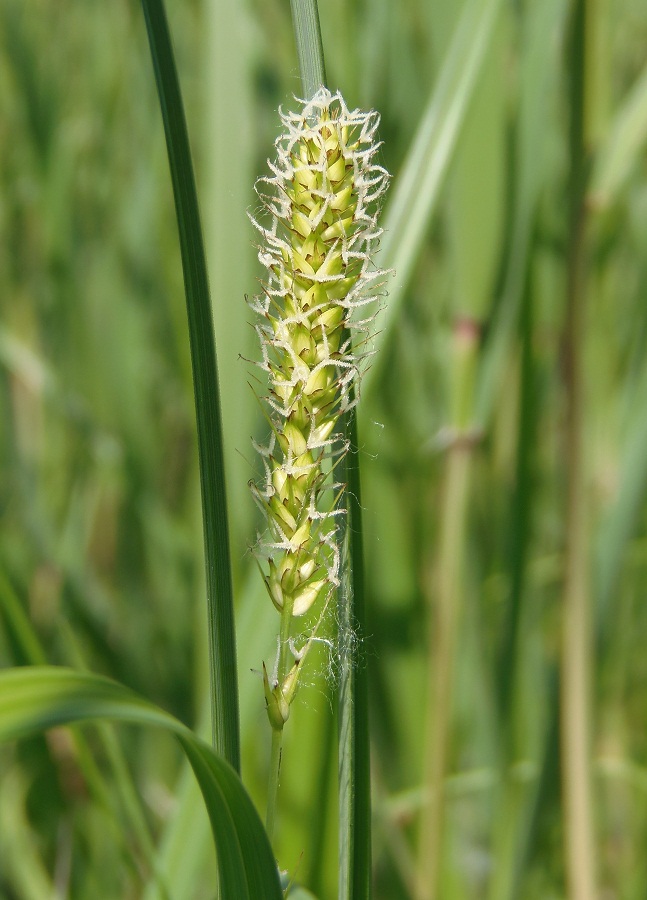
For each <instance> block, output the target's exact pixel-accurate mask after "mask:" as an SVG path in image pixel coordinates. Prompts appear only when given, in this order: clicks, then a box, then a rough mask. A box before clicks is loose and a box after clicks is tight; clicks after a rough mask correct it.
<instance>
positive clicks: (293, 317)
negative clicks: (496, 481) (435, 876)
mask: <svg viewBox="0 0 647 900" xmlns="http://www.w3.org/2000/svg"><path fill="white" fill-rule="evenodd" d="M281 120H282V123H283V126H284V133H283V134H282V135H281V137H279V138H278V140H277V141H276V144H275V147H276V161H275V162H270V163H269V167H270V170H271V173H272V174H271V175H269V176H267V177H265V178H260V179H259V180H258V181H257V183H256V192H257V194H258V197H259V200H260V202H261V207H262V209H263V210H264V211H265V212H266V213H267V214H268V216H269V217H270V219H271V221H270V223H269V227H266V226H265V225H264V224H263V223H262V222H257V221H255V220H253V221H254V224H255V226H256V227H257V228H258V230H259V231H260V233H261V235H262V238H263V240H262V243H261V245H260V247H259V253H258V258H259V260H260V262H261V263H262V264H263V266H264V267H265V269H266V270H267V273H268V275H267V281H266V282H265V283H264V284H263V293H262V294H260V295H258V296H257V297H255V298H254V300H253V301H252V307H253V308H254V310H255V311H256V312H257V313H258V314H259V322H258V323H257V325H256V330H257V333H258V336H259V338H260V342H261V347H262V354H263V359H262V362H261V363H260V366H261V368H262V369H263V370H264V371H265V372H266V373H267V376H268V378H269V383H270V388H269V394H268V396H267V397H266V403H267V410H268V418H269V420H270V424H271V431H272V433H271V437H270V440H269V443H268V445H267V446H265V447H258V448H257V449H258V450H259V452H260V453H261V456H262V458H263V462H264V467H265V479H264V483H263V484H262V486H260V487H257V486H252V489H253V492H254V495H255V497H256V499H257V501H258V503H259V505H260V506H261V508H262V509H263V511H264V513H265V515H266V517H267V521H268V532H269V534H268V536H267V537H266V538H264V539H262V540H261V541H260V542H259V546H258V553H259V556H260V557H261V558H262V560H263V562H262V568H263V577H264V580H265V584H266V586H267V589H268V592H269V595H270V597H271V598H272V601H273V603H274V605H275V606H276V608H277V609H278V610H279V612H280V613H281V634H280V638H279V654H278V659H277V663H276V667H275V671H274V673H273V676H272V679H271V682H270V679H268V677H267V675H266V676H265V695H266V700H267V704H268V713H269V716H270V721H271V723H272V726H273V727H274V728H277V729H278V728H282V727H283V723H284V722H285V721H286V719H287V717H288V714H289V706H290V703H291V701H292V699H293V697H294V694H295V692H296V688H297V683H298V676H299V666H300V662H301V661H302V659H303V657H304V655H305V653H306V652H307V651H308V649H309V647H310V646H311V643H312V640H313V639H314V637H315V635H316V630H317V627H318V623H319V622H320V621H321V617H322V615H323V612H324V611H325V608H326V606H327V604H328V601H329V599H330V596H331V594H332V592H333V590H334V588H335V586H336V585H337V584H338V572H339V550H338V540H337V528H336V525H335V517H337V516H339V515H340V513H342V512H343V510H342V509H341V508H340V507H339V506H338V503H337V501H338V498H339V495H340V494H341V492H342V486H341V485H338V484H336V483H335V482H334V478H333V475H332V474H331V473H332V472H333V471H334V465H330V464H326V463H325V458H326V457H327V456H332V457H333V458H334V457H335V456H337V457H339V455H340V454H343V453H344V452H345V450H346V444H345V442H344V440H343V439H342V438H341V436H340V435H339V433H338V432H337V431H336V430H335V426H336V425H337V422H338V420H339V417H340V416H341V415H342V414H343V413H344V412H345V411H346V410H348V409H349V408H350V407H351V406H352V405H353V403H354V402H355V400H354V399H353V397H354V396H356V395H354V392H353V391H352V388H353V386H354V385H356V384H357V380H358V376H359V374H360V371H361V368H362V362H363V360H365V359H366V358H367V356H368V353H367V351H366V350H365V349H363V348H365V343H366V332H367V330H368V326H369V323H370V320H371V317H372V314H373V313H372V310H371V307H370V304H371V303H372V301H374V300H375V299H376V297H377V296H379V293H380V289H381V286H382V283H383V276H384V272H382V271H380V270H379V269H375V267H374V266H373V265H372V264H371V259H370V254H371V250H372V249H373V248H374V246H375V242H376V241H377V239H378V238H379V236H380V234H381V230H380V229H379V228H378V227H377V225H376V218H375V217H376V211H377V207H378V205H379V200H380V198H381V196H382V194H383V193H384V191H385V189H386V185H387V182H388V178H389V176H388V173H387V172H386V171H385V170H384V169H383V168H382V167H380V166H379V165H377V164H376V163H375V156H376V153H377V150H378V147H379V144H378V143H377V142H376V139H375V134H376V129H377V126H378V122H379V117H378V115H377V113H375V112H368V113H364V112H360V111H358V110H354V111H349V110H348V108H347V107H346V104H345V103H344V100H343V98H342V97H341V95H340V94H339V93H336V94H331V93H330V92H329V91H327V90H325V89H322V90H320V91H319V92H318V93H317V94H316V95H315V97H313V99H312V100H310V101H309V102H307V103H304V104H303V107H302V109H301V111H300V112H298V113H288V114H282V115H281ZM364 307H368V312H367V314H363V312H362V309H363V308H364ZM358 333H359V335H360V337H359V340H358V339H357V338H356V339H355V340H354V336H356V335H357V334H358ZM326 493H327V495H328V496H327V497H324V494H326ZM317 601H320V604H319V605H320V609H319V610H318V615H316V617H315V621H314V623H313V624H312V625H311V627H310V629H309V631H306V632H305V637H303V638H302V641H303V643H302V646H301V647H300V648H297V646H296V643H295V640H294V637H293V635H292V634H291V624H292V619H293V617H296V616H302V615H304V614H305V613H307V612H308V611H310V610H311V609H312V608H313V606H314V604H315V603H317Z"/></svg>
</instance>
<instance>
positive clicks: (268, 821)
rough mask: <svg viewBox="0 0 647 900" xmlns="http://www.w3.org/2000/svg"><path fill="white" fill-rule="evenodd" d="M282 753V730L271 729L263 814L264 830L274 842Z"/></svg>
mask: <svg viewBox="0 0 647 900" xmlns="http://www.w3.org/2000/svg"><path fill="white" fill-rule="evenodd" d="M282 753H283V729H282V728H273V729H272V749H271V752H270V778H269V781H268V785H267V812H266V814H265V830H266V831H267V836H268V838H269V839H270V843H272V842H273V841H274V822H275V820H276V797H277V794H278V790H279V777H280V774H281V755H282Z"/></svg>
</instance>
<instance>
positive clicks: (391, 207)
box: [364, 0, 501, 390]
mask: <svg viewBox="0 0 647 900" xmlns="http://www.w3.org/2000/svg"><path fill="white" fill-rule="evenodd" d="M500 6H501V0H478V2H475V3H468V4H466V6H465V11H464V13H463V15H462V17H461V20H460V22H459V23H458V26H457V28H456V33H455V36H454V38H453V40H452V44H451V46H450V48H449V51H448V53H447V60H446V62H445V64H444V66H443V68H442V71H441V73H440V77H439V79H438V82H437V84H436V86H435V88H434V90H433V92H432V94H431V97H430V99H429V102H428V104H427V108H426V110H425V113H424V115H423V117H422V120H421V122H420V126H419V128H418V132H417V134H416V137H415V138H414V141H413V144H412V147H411V150H410V151H409V154H408V156H407V159H406V160H405V163H404V165H403V167H402V170H401V172H400V174H399V175H398V177H397V179H395V181H394V183H393V186H392V189H391V190H392V193H391V200H390V202H389V204H388V207H387V209H386V211H385V215H384V221H383V226H384V235H383V237H382V247H381V250H380V255H379V263H380V265H381V266H383V267H384V268H385V269H394V270H395V273H396V275H395V278H393V279H392V282H391V285H390V288H389V302H388V304H387V305H386V306H385V307H384V308H383V309H382V310H381V311H380V313H379V314H378V321H377V327H376V331H377V334H376V338H375V345H376V349H377V348H379V347H380V346H381V345H383V344H385V343H386V341H387V339H388V335H389V333H390V330H391V328H392V327H393V325H394V324H395V322H396V320H397V315H398V308H399V306H400V303H401V302H402V299H403V297H404V294H405V291H406V289H407V285H408V283H409V279H410V277H411V274H412V272H413V268H414V265H415V263H416V260H417V258H418V254H419V251H420V248H421V246H422V243H423V241H424V239H425V235H426V233H427V226H428V224H429V220H430V218H431V215H432V213H433V211H434V209H435V205H436V202H437V200H438V196H439V193H440V188H441V187H442V184H443V180H444V177H445V175H446V173H447V169H448V167H449V162H450V159H451V156H452V152H453V150H454V147H455V146H456V141H457V139H458V135H459V133H460V129H461V125H462V123H463V121H464V119H465V115H466V112H467V108H468V104H469V101H470V98H471V96H472V93H473V91H474V88H475V86H476V83H477V79H478V75H479V72H480V68H481V64H482V62H483V60H484V58H485V55H486V51H487V48H488V46H489V43H490V40H491V38H492V35H493V33H494V25H495V22H496V17H497V14H498V12H499V9H500ZM378 359H379V357H378ZM379 371H380V364H379V362H378V363H377V364H375V365H373V366H372V367H371V368H370V369H369V370H368V372H367V373H366V378H365V382H364V385H365V390H366V389H368V388H369V385H370V386H372V385H373V384H374V383H376V379H377V377H378V375H379Z"/></svg>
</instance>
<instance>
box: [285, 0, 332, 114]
mask: <svg viewBox="0 0 647 900" xmlns="http://www.w3.org/2000/svg"><path fill="white" fill-rule="evenodd" d="M290 7H291V9H292V24H293V27H294V37H295V40H296V45H297V54H298V56H299V70H300V72H301V85H302V87H303V94H304V96H303V99H304V100H310V98H311V97H314V95H315V94H316V93H317V91H318V90H319V88H320V87H325V85H326V66H325V63H324V54H323V44H322V42H321V28H320V26H319V9H318V7H317V0H290Z"/></svg>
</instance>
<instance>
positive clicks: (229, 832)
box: [0, 666, 282, 900]
mask: <svg viewBox="0 0 647 900" xmlns="http://www.w3.org/2000/svg"><path fill="white" fill-rule="evenodd" d="M106 719H108V720H112V721H122V722H131V723H134V724H137V725H155V726H158V727H162V728H164V729H166V730H167V731H170V732H171V733H172V734H174V735H175V736H176V737H177V739H178V740H179V742H180V744H181V745H182V749H183V750H184V752H185V754H186V756H187V759H188V760H189V762H190V763H191V767H192V768H193V771H194V773H195V776H196V778H197V780H198V782H199V784H200V789H201V791H202V795H203V798H204V802H205V804H206V807H207V811H208V813H209V819H210V821H211V828H212V831H213V837H214V841H215V844H216V850H217V853H218V872H219V880H220V887H221V890H222V896H223V897H226V898H230V897H231V898H234V897H235V898H236V900H281V898H282V892H281V888H280V884H279V877H278V871H277V869H276V864H275V862H274V856H273V854H272V849H271V847H270V845H269V841H268V840H267V835H266V834H265V832H264V830H263V826H262V824H261V821H260V819H259V817H258V814H257V812H256V810H255V808H254V805H253V803H252V801H251V799H250V797H249V795H248V794H247V792H246V791H245V788H244V787H243V785H242V784H241V782H240V779H239V778H238V776H237V774H236V773H235V772H234V770H233V769H232V768H231V766H230V765H229V764H228V763H227V762H226V761H225V760H223V759H222V758H221V757H220V756H217V755H216V754H215V753H214V752H213V750H212V749H211V748H210V747H209V746H208V745H207V744H205V743H204V742H203V741H201V740H200V739H199V738H198V737H196V736H195V735H194V734H193V733H192V732H191V731H190V730H189V729H188V728H187V727H186V726H185V725H183V724H182V723H181V722H179V721H178V720H177V719H175V718H174V717H173V716H171V715H169V713H167V712H165V711H164V710H162V709H159V708H158V707H156V706H155V705H154V704H152V703H150V702H149V701H147V700H145V699H144V698H143V697H140V696H138V695H137V694H135V693H134V692H133V691H130V690H128V689H127V688H125V687H123V686H122V685H120V684H117V683H116V682H114V681H110V680H109V679H107V678H103V677H100V676H98V675H91V674H88V673H84V672H76V671H74V670H72V669H64V668H56V667H53V666H38V667H36V666H28V667H24V668H17V669H9V670H7V671H5V672H2V673H0V743H2V742H6V741H13V740H19V739H21V738H24V737H28V736H30V735H33V734H37V733H39V732H41V731H44V730H46V729H48V728H52V727H54V726H56V725H71V724H78V723H81V722H87V721H95V722H96V721H98V720H106Z"/></svg>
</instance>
